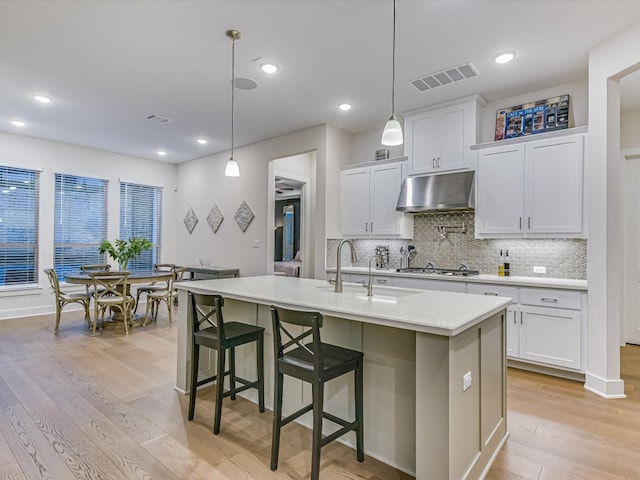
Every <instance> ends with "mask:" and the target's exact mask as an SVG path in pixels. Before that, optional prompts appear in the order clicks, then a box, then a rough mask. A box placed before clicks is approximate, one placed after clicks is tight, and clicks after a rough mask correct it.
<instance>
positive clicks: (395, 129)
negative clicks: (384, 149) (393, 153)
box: [382, 115, 404, 147]
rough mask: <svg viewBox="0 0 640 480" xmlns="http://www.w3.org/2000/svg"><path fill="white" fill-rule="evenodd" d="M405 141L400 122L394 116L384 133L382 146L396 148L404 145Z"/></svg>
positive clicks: (388, 122) (385, 127)
mask: <svg viewBox="0 0 640 480" xmlns="http://www.w3.org/2000/svg"><path fill="white" fill-rule="evenodd" d="M402 142H404V139H403V138H402V127H401V126H400V122H399V121H398V119H397V118H396V117H395V115H392V116H391V118H390V119H389V120H387V124H386V125H385V126H384V130H383V131H382V144H383V145H386V146H388V147H395V146H396V145H402Z"/></svg>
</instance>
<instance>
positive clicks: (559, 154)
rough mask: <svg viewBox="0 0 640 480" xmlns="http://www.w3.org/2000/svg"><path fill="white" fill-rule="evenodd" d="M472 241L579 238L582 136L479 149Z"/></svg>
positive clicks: (581, 232) (581, 227)
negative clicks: (520, 238) (512, 238)
mask: <svg viewBox="0 0 640 480" xmlns="http://www.w3.org/2000/svg"><path fill="white" fill-rule="evenodd" d="M475 216H476V236H477V237H479V238H509V237H531V238H543V237H544V238H554V237H558V238H562V237H565V238H581V237H584V236H585V228H584V218H585V212H584V135H581V134H573V135H560V136H558V135H555V136H553V137H551V138H545V139H538V140H534V139H531V138H527V139H526V141H520V142H517V141H516V142H510V143H509V144H506V145H499V146H491V147H488V148H484V147H482V148H479V149H478V150H477V165H476V214H475Z"/></svg>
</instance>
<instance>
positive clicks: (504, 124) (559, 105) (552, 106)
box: [495, 95, 569, 140]
mask: <svg viewBox="0 0 640 480" xmlns="http://www.w3.org/2000/svg"><path fill="white" fill-rule="evenodd" d="M568 127H569V95H561V96H559V97H553V98H547V99H545V100H538V101H536V102H531V103H524V104H522V105H514V106H513V107H509V108H501V109H499V110H498V111H497V113H496V135H495V139H496V140H504V139H506V138H514V137H522V136H525V135H535V134H536V133H542V132H550V131H552V130H560V129H563V128H568Z"/></svg>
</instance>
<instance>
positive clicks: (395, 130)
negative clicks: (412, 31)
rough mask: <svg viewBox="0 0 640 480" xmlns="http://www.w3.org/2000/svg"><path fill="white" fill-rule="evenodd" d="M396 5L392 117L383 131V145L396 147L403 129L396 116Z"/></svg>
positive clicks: (394, 12) (399, 143)
mask: <svg viewBox="0 0 640 480" xmlns="http://www.w3.org/2000/svg"><path fill="white" fill-rule="evenodd" d="M396 4H397V0H393V63H392V68H391V117H389V120H388V121H387V124H386V125H385V126H384V130H383V131H382V145H386V146H389V147H395V146H396V145H402V142H403V141H404V139H403V138H402V127H401V126H400V122H399V121H398V119H397V118H396V115H395V108H396V105H395V103H396V102H395V100H396V99H395V96H396Z"/></svg>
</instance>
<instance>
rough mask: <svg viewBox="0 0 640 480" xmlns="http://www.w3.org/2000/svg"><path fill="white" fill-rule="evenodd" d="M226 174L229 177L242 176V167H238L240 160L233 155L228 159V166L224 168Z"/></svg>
mask: <svg viewBox="0 0 640 480" xmlns="http://www.w3.org/2000/svg"><path fill="white" fill-rule="evenodd" d="M224 174H225V176H227V177H239V176H240V168H239V167H238V162H236V161H235V160H234V158H233V157H230V158H229V160H227V166H226V167H225V168H224Z"/></svg>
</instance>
